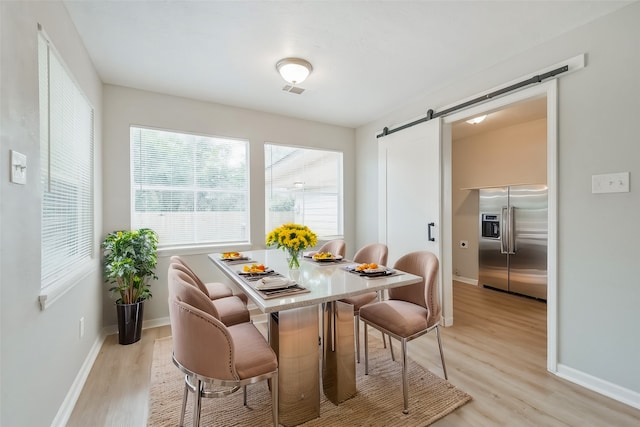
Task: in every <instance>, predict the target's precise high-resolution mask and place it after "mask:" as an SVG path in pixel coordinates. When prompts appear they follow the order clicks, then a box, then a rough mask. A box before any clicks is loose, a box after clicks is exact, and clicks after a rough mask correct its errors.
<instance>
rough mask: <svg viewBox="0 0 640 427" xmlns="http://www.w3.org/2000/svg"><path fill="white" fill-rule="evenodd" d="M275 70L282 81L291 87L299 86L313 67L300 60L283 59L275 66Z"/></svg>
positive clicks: (307, 62)
mask: <svg viewBox="0 0 640 427" xmlns="http://www.w3.org/2000/svg"><path fill="white" fill-rule="evenodd" d="M276 70H278V72H279V73H280V75H281V76H282V78H283V79H285V80H286V81H287V82H289V83H291V84H292V85H297V84H300V83H302V82H303V81H304V79H306V78H307V77H308V76H309V74H311V71H313V67H312V66H311V64H310V63H309V61H305V60H304V59H300V58H284V59H281V60H280V61H278V63H277V64H276Z"/></svg>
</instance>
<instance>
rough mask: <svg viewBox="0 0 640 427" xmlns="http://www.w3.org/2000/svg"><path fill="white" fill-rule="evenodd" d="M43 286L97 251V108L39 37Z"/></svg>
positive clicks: (63, 281) (65, 277) (85, 263)
mask: <svg viewBox="0 0 640 427" xmlns="http://www.w3.org/2000/svg"><path fill="white" fill-rule="evenodd" d="M38 66H39V80H40V81H39V95H40V165H41V170H40V178H41V185H42V248H41V251H42V264H41V281H42V288H43V289H45V288H47V287H50V286H52V287H54V288H57V287H58V286H56V285H64V286H67V285H69V286H70V285H71V283H69V282H70V281H71V280H73V279H74V278H75V277H76V276H77V275H78V274H80V273H81V272H82V271H83V270H85V269H87V268H89V265H90V264H89V262H90V261H91V259H92V258H93V256H94V244H93V242H94V238H93V236H94V224H93V143H94V141H93V138H94V129H93V125H94V124H93V108H92V107H91V105H90V104H89V102H88V101H87V99H86V98H85V97H84V95H83V94H82V92H81V91H80V89H79V88H78V86H77V85H76V84H75V82H74V80H73V78H72V76H71V75H70V74H69V73H68V72H67V70H66V67H65V65H64V64H63V62H62V61H61V59H60V58H59V56H58V55H57V53H56V51H55V49H53V47H52V46H51V43H50V42H48V40H47V39H46V38H45V36H44V34H43V32H42V31H41V32H40V34H39V37H38Z"/></svg>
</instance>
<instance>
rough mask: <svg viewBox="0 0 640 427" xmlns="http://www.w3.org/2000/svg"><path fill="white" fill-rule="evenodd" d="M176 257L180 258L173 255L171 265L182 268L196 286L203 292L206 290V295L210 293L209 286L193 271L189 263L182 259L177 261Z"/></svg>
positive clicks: (177, 268)
mask: <svg viewBox="0 0 640 427" xmlns="http://www.w3.org/2000/svg"><path fill="white" fill-rule="evenodd" d="M174 258H179V257H173V256H172V257H171V264H170V266H173V268H174V269H176V270H180V271H182V272H184V273H185V274H187V275H188V276H189V277H190V278H191V281H190V282H192V283H193V285H194V286H195V287H197V288H198V289H200V290H201V291H202V292H204V294H205V295H209V290H208V289H207V286H206V285H205V284H204V282H203V281H202V280H201V279H200V278H199V277H198V275H197V274H196V273H194V272H193V270H192V269H191V267H189V266H188V265H187V264H185V263H184V261H182V260H181V261H177V260H174ZM176 261H177V262H176Z"/></svg>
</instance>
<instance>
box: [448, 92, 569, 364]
mask: <svg viewBox="0 0 640 427" xmlns="http://www.w3.org/2000/svg"><path fill="white" fill-rule="evenodd" d="M540 99H543V100H544V102H545V104H546V142H547V144H546V154H547V156H546V182H547V186H548V187H549V209H548V227H549V238H548V253H547V270H548V283H547V370H549V371H551V372H556V370H557V345H556V337H557V313H556V306H557V285H556V283H557V282H556V281H557V261H556V253H557V225H556V224H557V202H556V200H557V82H556V80H551V81H548V82H545V83H541V84H540V85H537V86H535V87H532V88H528V89H525V90H522V91H519V92H516V93H512V94H510V95H507V96H504V97H502V98H500V99H496V100H492V101H488V102H486V103H484V104H481V105H477V106H475V107H473V108H470V109H468V110H464V111H460V112H458V113H456V114H452V115H450V116H448V117H446V118H445V120H444V126H443V132H442V162H443V163H442V165H443V166H442V170H443V174H442V181H443V182H442V188H443V193H442V194H443V195H444V197H443V203H442V218H443V219H447V220H446V221H443V233H442V245H443V250H442V261H443V270H444V271H443V282H442V283H443V286H442V289H441V295H442V301H443V317H444V322H445V325H446V326H450V325H452V324H453V322H454V319H453V286H452V283H453V280H454V277H455V276H454V273H455V270H454V269H455V267H454V262H453V251H454V249H453V246H454V244H455V245H459V244H460V242H459V240H466V239H459V240H458V241H455V242H454V238H453V215H454V212H453V197H452V195H453V192H454V191H457V189H454V188H453V180H452V178H453V177H452V167H451V166H452V148H453V147H452V134H453V130H452V127H453V126H454V124H455V123H457V122H460V121H462V120H469V119H471V118H474V117H477V116H480V115H484V114H492V113H495V112H497V111H501V110H509V107H517V106H518V105H519V104H526V103H528V102H534V101H535V100H540ZM476 263H477V261H476ZM475 277H476V278H477V275H476V276H475Z"/></svg>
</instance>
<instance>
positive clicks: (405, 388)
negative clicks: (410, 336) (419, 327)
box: [402, 338, 409, 414]
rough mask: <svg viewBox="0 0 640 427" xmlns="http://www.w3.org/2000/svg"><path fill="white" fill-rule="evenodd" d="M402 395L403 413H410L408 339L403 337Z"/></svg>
mask: <svg viewBox="0 0 640 427" xmlns="http://www.w3.org/2000/svg"><path fill="white" fill-rule="evenodd" d="M402 396H403V398H404V409H403V411H402V413H403V414H408V413H409V384H407V340H406V339H405V338H403V339H402Z"/></svg>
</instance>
